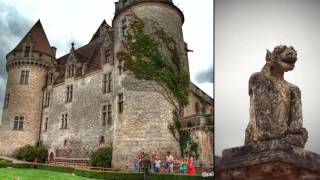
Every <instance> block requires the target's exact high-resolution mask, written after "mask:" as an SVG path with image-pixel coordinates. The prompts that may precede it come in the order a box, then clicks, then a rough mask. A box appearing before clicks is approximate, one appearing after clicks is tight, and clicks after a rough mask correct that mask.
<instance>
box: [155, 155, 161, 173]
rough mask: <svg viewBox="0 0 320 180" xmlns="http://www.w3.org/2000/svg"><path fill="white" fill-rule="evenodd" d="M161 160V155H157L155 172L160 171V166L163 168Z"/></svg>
mask: <svg viewBox="0 0 320 180" xmlns="http://www.w3.org/2000/svg"><path fill="white" fill-rule="evenodd" d="M160 164H161V161H160V159H159V157H158V156H157V157H156V159H155V160H154V172H156V173H160V168H161V165H160Z"/></svg>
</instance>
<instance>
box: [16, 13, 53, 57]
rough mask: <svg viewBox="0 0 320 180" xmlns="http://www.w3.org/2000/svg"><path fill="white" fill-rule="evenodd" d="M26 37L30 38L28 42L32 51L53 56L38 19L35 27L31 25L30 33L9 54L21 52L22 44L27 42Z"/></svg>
mask: <svg viewBox="0 0 320 180" xmlns="http://www.w3.org/2000/svg"><path fill="white" fill-rule="evenodd" d="M28 37H30V40H31V42H32V44H33V46H32V51H37V52H41V53H44V54H47V55H50V56H54V55H53V53H52V51H51V48H50V44H49V41H48V38H47V36H46V33H45V32H44V29H43V27H42V24H41V22H40V19H39V20H38V21H37V22H36V24H35V25H33V27H32V28H31V29H30V31H29V32H28V33H27V34H26V35H25V36H24V37H23V39H22V40H21V41H20V42H19V43H18V45H17V46H16V47H15V48H14V49H13V50H12V51H11V52H13V51H22V49H23V44H24V43H25V41H27V39H28Z"/></svg>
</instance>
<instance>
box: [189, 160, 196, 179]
mask: <svg viewBox="0 0 320 180" xmlns="http://www.w3.org/2000/svg"><path fill="white" fill-rule="evenodd" d="M187 163H188V170H187V173H188V174H191V175H195V174H196V167H195V165H194V161H193V156H192V155H189V158H188V162H187Z"/></svg>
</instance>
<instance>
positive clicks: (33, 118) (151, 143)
mask: <svg viewBox="0 0 320 180" xmlns="http://www.w3.org/2000/svg"><path fill="white" fill-rule="evenodd" d="M128 13H134V14H136V15H137V16H138V17H139V18H141V19H142V20H143V21H145V22H148V21H149V20H152V21H155V22H157V23H158V24H159V25H160V26H161V28H163V29H164V30H165V32H166V33H168V34H169V35H170V36H172V37H173V38H174V40H175V41H176V43H177V46H178V55H179V57H180V58H181V59H182V60H183V68H184V69H185V70H186V71H187V72H189V65H188V57H187V52H186V43H185V42H184V40H183V34H182V24H183V21H184V17H183V14H182V12H181V11H180V10H179V9H178V8H177V7H176V6H174V5H173V3H172V2H171V1H169V0H129V1H123V0H120V1H119V2H116V13H115V17H114V19H113V22H112V27H111V26H109V25H108V24H107V23H106V22H105V21H103V22H102V24H101V25H100V27H99V28H98V29H97V31H96V32H95V33H94V35H93V37H92V39H91V40H90V42H89V43H88V44H86V45H84V46H82V47H79V48H75V47H74V44H72V47H71V49H70V52H69V53H68V54H66V55H64V56H62V57H60V58H56V57H55V51H56V49H55V48H54V47H51V46H50V44H49V42H48V40H47V37H46V35H45V32H44V31H43V28H42V25H41V23H40V21H38V22H37V23H36V24H35V25H34V27H33V28H32V29H31V30H30V31H29V32H28V33H27V35H26V36H25V37H24V38H23V40H22V41H21V42H20V43H19V44H18V45H17V47H16V48H15V49H13V50H12V51H11V52H10V53H9V54H8V55H7V71H8V82H7V87H6V92H7V93H8V92H9V93H10V98H9V103H8V105H9V106H8V107H7V108H5V109H4V111H3V117H2V125H1V126H0V154H3V155H13V153H14V151H15V150H16V149H17V148H19V147H21V146H23V145H26V144H31V145H34V144H35V143H42V144H44V145H45V146H47V147H48V149H49V154H50V155H49V157H48V159H49V160H53V161H54V160H55V159H65V160H67V159H82V160H87V159H88V158H89V157H90V154H91V153H92V152H93V151H95V150H96V149H98V148H100V147H105V146H112V147H113V157H112V159H113V160H112V161H113V162H112V167H114V168H120V169H127V168H129V167H130V166H129V165H130V163H131V162H132V160H133V159H134V158H136V157H137V155H138V154H139V153H141V152H145V153H158V154H160V155H163V154H165V153H166V152H167V151H171V152H172V153H173V154H174V155H175V157H177V158H179V157H180V150H179V144H178V143H177V142H176V141H175V140H174V138H173V136H172V134H171V133H170V132H169V129H168V124H169V122H170V121H171V120H172V111H173V109H174V107H173V106H172V105H171V104H170V103H169V102H168V101H167V100H166V99H165V97H164V96H162V95H161V93H159V92H155V91H152V90H150V89H148V88H146V89H144V87H146V86H148V87H151V89H157V90H158V91H162V90H163V89H161V87H159V86H158V85H156V84H155V83H153V82H151V81H149V82H148V81H144V80H138V79H136V78H135V77H134V75H133V74H132V73H131V72H129V71H123V64H120V62H119V61H118V59H117V57H116V54H117V52H119V51H120V50H121V48H122V47H121V41H122V40H124V37H123V29H125V24H124V22H125V21H126V19H125V18H126V15H127V14H128ZM169 19H170V20H169ZM146 31H148V27H147V28H146ZM30 44H31V50H29V51H30V54H31V55H29V56H28V57H25V54H26V52H27V50H28V48H29V45H30ZM164 56H167V55H166V54H164ZM12 62H14V63H12ZM11 64H12V65H11ZM25 69H27V70H29V72H30V74H29V79H28V80H29V83H28V84H24V85H20V84H19V81H20V78H21V77H20V75H21V71H22V70H25ZM109 86H110V88H109ZM106 87H107V88H106ZM133 87H134V88H133ZM139 87H140V89H142V90H136V88H139ZM70 88H71V90H70ZM121 97H122V100H121V99H120V98H121ZM189 99H190V103H189V105H188V106H187V107H186V108H185V116H193V115H197V114H198V115H201V114H202V115H203V114H213V99H212V98H210V97H209V96H208V95H207V94H205V93H204V92H203V91H201V90H200V89H199V88H198V87H196V86H195V85H194V84H193V83H191V82H190V95H189ZM120 101H121V102H123V108H122V110H123V111H122V112H120V111H121V108H120V104H119V102H120ZM105 108H106V109H105ZM199 108H200V109H199ZM17 115H22V116H24V122H23V123H24V126H23V129H20V130H12V129H13V125H14V117H15V116H17ZM104 117H107V118H106V119H107V122H104V121H103V119H104ZM194 133H195V134H194V135H193V137H198V138H199V137H200V139H199V140H198V141H199V143H200V146H201V152H202V151H203V152H204V153H205V155H202V156H201V157H202V158H203V159H205V160H206V162H210V161H211V160H212V159H213V158H212V157H213V154H211V153H210V152H211V151H212V149H210V148H206V147H212V146H213V133H212V132H211V131H209V132H208V131H202V130H200V131H197V132H194Z"/></svg>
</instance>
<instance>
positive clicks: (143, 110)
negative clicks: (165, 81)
mask: <svg viewBox="0 0 320 180" xmlns="http://www.w3.org/2000/svg"><path fill="white" fill-rule="evenodd" d="M130 18H138V19H139V21H140V20H141V21H142V22H143V23H144V25H145V26H144V27H143V28H144V29H143V30H144V31H145V32H146V33H148V34H150V35H151V36H152V37H154V38H157V35H156V34H155V33H154V32H153V28H152V25H153V24H156V26H157V29H160V30H161V32H165V33H166V37H170V38H172V39H173V40H174V45H175V48H176V52H175V53H176V55H177V56H178V57H179V60H181V64H180V63H179V65H177V62H176V61H175V62H174V60H173V58H172V57H175V56H173V55H172V54H170V53H171V52H170V51H169V50H168V49H166V47H168V46H170V45H171V44H170V43H167V42H164V43H166V44H165V45H164V44H161V45H160V46H161V47H165V48H159V52H160V53H161V55H163V56H164V57H166V58H165V59H166V60H168V61H169V63H170V64H171V65H173V66H172V67H173V68H176V69H177V70H179V71H181V69H182V70H183V71H184V72H187V73H189V70H188V59H187V54H186V46H185V42H184V40H183V33H182V24H183V21H184V17H183V13H182V12H181V11H180V10H179V9H178V8H177V7H176V6H174V5H173V3H172V1H170V0H120V1H119V2H117V3H116V11H115V17H114V19H113V21H112V26H113V28H114V54H115V65H116V67H120V68H121V67H123V66H124V62H123V61H122V62H119V59H118V56H117V54H118V53H119V52H121V51H122V50H123V49H124V48H125V45H124V43H123V42H126V41H127V40H128V34H130V33H131V32H130V31H131V29H130V25H131V24H130V23H131V22H133V21H131V20H132V19H130ZM153 35H154V36H153ZM159 35H161V34H159ZM170 40H171V39H170ZM171 42H172V41H171ZM177 66H179V67H177ZM116 74H118V75H119V78H118V79H116V81H119V82H118V83H116V84H118V85H119V87H116V88H117V89H119V90H120V92H121V101H122V102H123V103H124V108H123V112H122V113H121V114H120V113H119V115H118V116H117V118H118V120H117V121H116V122H115V134H114V141H113V154H112V156H113V157H112V161H113V163H112V166H113V167H115V168H125V166H126V164H125V162H128V163H129V162H132V161H133V159H135V158H137V157H138V155H139V153H141V152H144V153H148V154H152V153H155V154H158V155H160V156H161V157H162V156H164V155H165V154H166V153H167V152H168V151H170V152H171V153H172V154H174V156H175V158H179V156H180V149H179V144H178V142H177V141H176V140H175V139H174V137H173V135H172V134H171V133H170V130H169V128H168V125H169V123H168V122H171V121H172V119H173V113H172V112H173V110H174V109H175V107H174V106H173V105H172V104H171V103H170V102H169V101H168V99H166V98H165V97H164V96H163V95H162V94H161V93H158V92H156V91H155V90H154V89H158V90H159V92H163V89H161V87H159V86H157V85H155V84H154V83H153V84H152V82H150V81H149V82H145V81H143V80H139V79H135V78H134V76H133V75H132V73H130V71H125V72H124V73H121V74H120V73H116ZM148 83H150V84H148ZM148 89H149V90H148ZM118 99H119V98H117V101H118ZM128 147H130V148H128Z"/></svg>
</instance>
